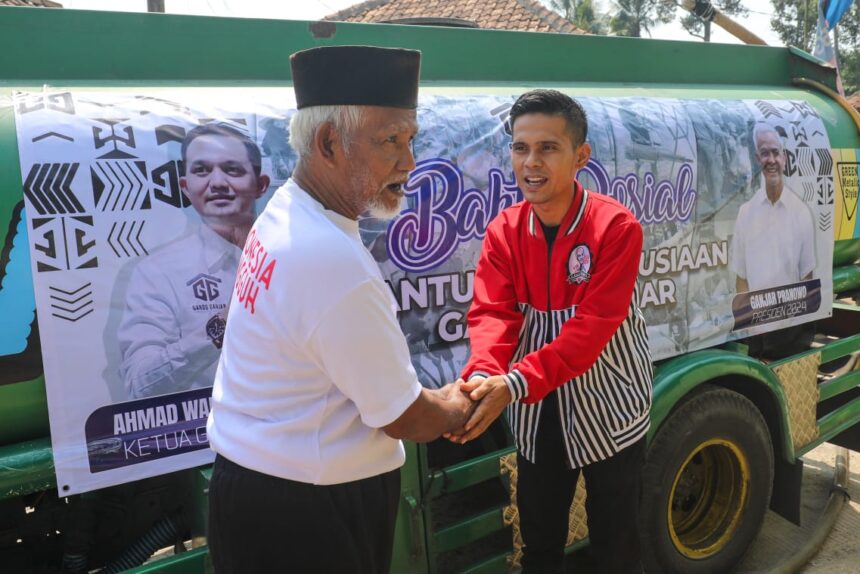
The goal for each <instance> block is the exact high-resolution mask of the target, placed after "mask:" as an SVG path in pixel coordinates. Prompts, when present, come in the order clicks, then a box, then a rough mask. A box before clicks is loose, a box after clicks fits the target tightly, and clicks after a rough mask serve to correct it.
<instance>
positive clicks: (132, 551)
mask: <svg viewBox="0 0 860 574" xmlns="http://www.w3.org/2000/svg"><path fill="white" fill-rule="evenodd" d="M178 532H179V527H178V525H177V520H176V519H175V518H174V517H172V516H165V517H164V518H162V519H161V520H159V521H158V522H156V523H155V524H154V525H153V526H152V528H150V529H149V530H148V531H147V532H146V534H144V535H143V536H141V537H140V538H139V539H138V540H137V541H135V542H134V543H133V544H132V545H131V546H129V547H128V548H126V549H125V551H124V552H123V553H122V554H121V555H120V556H119V558H117V559H116V560H114V561H113V562H111V563H110V564H108V565H107V566H105V567H104V568H103V569H102V570H100V571H99V574H117V573H119V572H122V571H124V570H128V569H130V568H135V567H137V566H140V565H141V564H143V563H144V562H146V560H147V559H148V558H149V557H150V556H152V554H153V553H154V552H155V551H156V550H158V549H160V548H164V547H165V546H170V545H171V544H173V543H174V542H175V541H176V536H177V533H178Z"/></svg>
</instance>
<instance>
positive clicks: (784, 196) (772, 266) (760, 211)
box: [731, 123, 815, 293]
mask: <svg viewBox="0 0 860 574" xmlns="http://www.w3.org/2000/svg"><path fill="white" fill-rule="evenodd" d="M753 140H754V141H755V155H756V159H757V160H758V162H759V164H760V165H761V175H762V186H761V188H760V189H759V190H758V191H757V192H756V194H755V195H754V196H753V197H752V199H750V200H749V201H747V202H746V203H745V204H743V205H742V206H741V208H740V211H738V217H737V220H736V221H735V236H734V241H733V242H732V260H731V268H732V270H733V271H734V272H735V275H736V288H737V292H738V293H744V292H746V291H757V290H759V289H768V288H770V287H779V286H781V285H790V284H792V283H797V282H799V281H803V280H806V279H812V273H813V271H815V229H814V226H813V224H812V214H811V213H810V211H809V208H808V207H807V206H806V204H805V203H803V201H802V200H801V199H800V198H799V197H797V195H795V194H794V192H792V191H791V189H789V188H788V186H787V185H785V180H784V178H783V172H784V171H785V150H784V148H783V145H782V138H781V137H780V136H779V134H778V133H777V132H776V130H774V129H773V128H772V127H771V126H769V125H768V124H764V123H759V124H756V126H755V129H754V130H753Z"/></svg>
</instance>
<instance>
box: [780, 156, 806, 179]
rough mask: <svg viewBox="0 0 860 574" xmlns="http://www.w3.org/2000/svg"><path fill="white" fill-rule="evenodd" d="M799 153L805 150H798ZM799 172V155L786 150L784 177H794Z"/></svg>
mask: <svg viewBox="0 0 860 574" xmlns="http://www.w3.org/2000/svg"><path fill="white" fill-rule="evenodd" d="M797 151H803V150H797ZM797 172H798V161H797V155H795V153H794V152H793V151H792V150H790V149H787V150H785V169H784V170H783V175H785V176H786V177H792V176H793V175H795V174H796V173H797ZM799 175H803V174H802V173H801V174H799Z"/></svg>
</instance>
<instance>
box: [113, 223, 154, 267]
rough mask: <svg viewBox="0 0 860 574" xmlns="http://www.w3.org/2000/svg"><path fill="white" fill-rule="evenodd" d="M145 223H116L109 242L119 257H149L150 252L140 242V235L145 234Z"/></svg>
mask: <svg viewBox="0 0 860 574" xmlns="http://www.w3.org/2000/svg"><path fill="white" fill-rule="evenodd" d="M145 223H146V222H145V221H144V220H140V221H122V222H114V224H113V225H111V228H110V232H109V233H108V237H107V242H108V245H110V248H111V249H113V252H114V254H116V256H117V257H119V258H123V257H138V256H140V255H149V251H147V250H146V247H144V245H143V243H141V241H140V234H141V232H143V225H144V224H145Z"/></svg>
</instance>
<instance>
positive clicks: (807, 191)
mask: <svg viewBox="0 0 860 574" xmlns="http://www.w3.org/2000/svg"><path fill="white" fill-rule="evenodd" d="M801 186H802V187H803V201H804V202H805V203H809V202H811V201H812V200H813V199H815V194H816V193H817V192H818V186H816V185H815V184H814V183H812V182H811V181H804V182H802V183H801Z"/></svg>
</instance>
